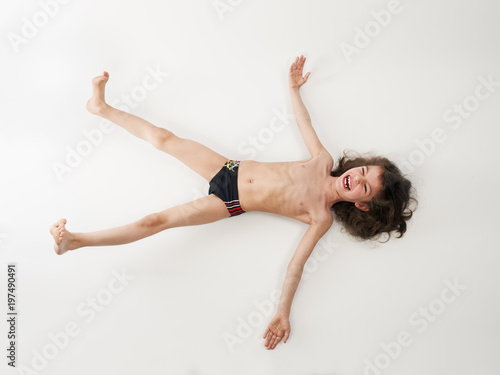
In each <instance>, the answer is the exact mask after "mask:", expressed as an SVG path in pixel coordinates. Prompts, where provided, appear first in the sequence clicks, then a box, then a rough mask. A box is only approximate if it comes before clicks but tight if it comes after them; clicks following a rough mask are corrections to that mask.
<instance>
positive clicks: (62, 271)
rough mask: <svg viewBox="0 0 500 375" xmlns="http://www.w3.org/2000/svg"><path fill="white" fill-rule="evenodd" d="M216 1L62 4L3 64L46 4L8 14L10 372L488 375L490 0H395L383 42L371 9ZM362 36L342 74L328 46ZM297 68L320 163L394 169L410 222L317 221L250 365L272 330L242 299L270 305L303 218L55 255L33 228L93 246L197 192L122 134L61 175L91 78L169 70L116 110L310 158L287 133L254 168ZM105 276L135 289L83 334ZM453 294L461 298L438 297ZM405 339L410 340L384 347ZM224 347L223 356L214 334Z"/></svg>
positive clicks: (89, 124) (5, 157)
mask: <svg viewBox="0 0 500 375" xmlns="http://www.w3.org/2000/svg"><path fill="white" fill-rule="evenodd" d="M42 1H43V0H42ZM45 2H47V0H45V1H44V3H45ZM220 3H223V4H233V5H227V7H228V9H230V10H226V11H224V10H222V11H219V12H218V11H217V10H216V7H215V6H214V4H217V2H212V1H209V0H205V1H202V0H190V1H160V0H157V1H151V0H149V1H141V2H139V1H130V0H127V1H123V0H121V1H118V0H114V1H95V0H90V1H76V0H75V1H69V2H68V3H67V4H64V5H60V6H59V9H57V11H54V10H53V12H54V14H53V16H52V17H48V18H47V22H46V24H45V25H44V26H40V27H39V28H38V32H37V33H36V35H33V36H31V37H30V38H26V42H25V43H22V44H20V45H19V46H18V47H17V51H16V48H14V46H13V43H11V41H10V39H12V34H17V35H18V36H20V37H22V28H23V25H24V24H25V22H26V21H25V20H24V18H26V19H27V20H29V21H30V22H34V21H33V18H34V17H36V15H37V14H38V16H39V17H41V18H40V19H39V20H38V21H36V22H38V24H40V22H42V23H43V21H44V19H43V15H41V16H40V14H39V13H38V12H40V11H41V9H42V7H41V5H40V3H39V2H37V1H31V0H30V1H24V2H10V3H9V2H2V11H1V12H0V14H1V19H2V22H1V25H2V26H1V35H2V38H1V42H0V49H1V56H2V58H1V60H0V66H1V70H0V80H1V82H2V84H1V85H0V95H1V96H0V111H1V136H0V160H1V161H0V166H1V172H2V174H1V176H2V178H1V181H0V189H1V194H0V207H1V210H2V216H1V221H0V233H1V238H0V240H1V243H0V251H1V253H0V254H1V255H0V256H1V259H2V262H1V263H2V269H1V271H0V279H1V280H2V283H1V285H2V289H3V290H2V296H3V297H2V298H0V300H1V301H2V302H1V303H2V306H1V308H0V310H1V311H5V313H3V316H2V317H1V319H0V321H1V323H0V338H1V340H0V341H1V342H2V348H3V350H2V353H4V354H5V352H6V350H5V348H6V346H7V325H6V320H7V315H6V310H7V306H6V289H7V286H6V279H7V270H6V269H7V267H6V265H7V264H9V263H15V264H16V265H17V266H16V267H17V279H18V282H17V300H18V302H17V309H18V311H19V316H18V319H19V320H18V326H17V330H18V331H17V332H18V335H19V336H18V342H17V364H18V366H20V365H23V366H25V367H26V368H32V369H33V365H32V360H33V358H34V357H35V356H36V353H37V352H38V353H42V352H43V351H44V348H45V351H46V353H48V355H49V356H53V358H52V359H49V360H47V363H46V364H45V366H44V368H43V369H42V370H41V371H37V372H34V373H40V374H53V375H57V374H69V373H71V374H73V375H77V374H90V373H93V374H118V373H120V374H138V373H140V374H148V373H154V374H157V373H169V374H186V375H187V374H189V375H195V374H196V375H197V374H200V375H201V374H287V375H289V374H291V375H293V374H325V375H326V374H328V375H330V374H363V373H364V374H376V373H377V374H378V372H376V371H374V370H371V372H370V371H368V370H367V362H371V363H372V364H373V363H376V361H377V358H378V361H379V362H378V364H379V367H380V368H382V367H383V368H384V369H383V370H380V373H383V374H405V375H413V374H428V375H430V374H470V373H480V374H496V373H497V371H498V368H499V366H500V360H499V356H498V352H499V350H500V345H499V341H498V337H499V334H500V323H499V319H498V317H499V314H500V303H499V300H498V295H499V291H500V290H499V285H500V283H499V281H500V280H499V279H500V277H499V276H498V272H497V270H498V261H499V260H500V257H499V255H498V250H499V248H498V245H497V243H498V240H497V234H498V230H497V224H498V214H497V211H498V208H499V193H498V189H499V186H500V185H499V183H500V178H499V176H498V162H499V156H500V152H499V147H498V140H499V139H500V131H499V121H500V113H499V111H498V108H499V101H500V88H499V87H496V88H492V91H493V92H489V97H488V98H487V99H483V100H477V101H474V99H473V98H471V97H472V96H474V94H475V90H476V87H477V86H478V85H480V80H479V77H483V78H484V79H488V77H490V79H491V80H493V81H494V82H500V64H499V63H500V49H499V48H498V46H499V42H500V26H499V25H500V23H499V22H498V20H499V16H500V5H499V3H498V2H495V1H492V0H481V1H479V0H478V1H464V0H460V1H457V0H453V1H452V0H447V1H439V2H435V1H429V0H425V1H417V0H414V1H411V2H408V1H401V2H400V4H399V8H398V9H399V10H401V11H400V12H399V13H398V14H393V15H392V18H391V20H390V22H389V24H388V25H386V26H385V27H381V28H380V30H378V33H376V31H377V30H376V29H375V27H376V25H375V26H374V24H373V23H370V22H372V21H374V20H375V16H374V15H373V13H372V12H374V11H376V12H380V11H382V10H383V9H387V6H388V5H387V4H388V3H387V2H385V1H372V2H365V1H363V2H362V1H347V0H345V1H305V0H303V1H263V0H254V1H235V0H233V1H231V2H230V1H229V0H223V1H222V2H220ZM367 25H371V26H368V27H373V29H372V32H373V33H374V34H373V35H374V36H373V38H371V42H370V43H369V44H368V46H366V47H364V48H361V49H359V51H358V52H359V53H355V54H353V55H352V56H351V61H350V62H348V59H347V58H346V56H345V54H344V53H343V52H342V48H341V45H342V43H348V44H350V45H354V38H355V36H356V33H357V30H365V28H366V27H367ZM357 28H359V29H357ZM373 30H375V31H373ZM375 34H376V35H375ZM300 54H304V55H305V56H306V57H307V62H306V66H305V72H308V71H310V72H311V76H310V78H309V81H308V82H307V84H306V85H305V86H303V87H302V88H301V93H302V97H303V100H304V102H305V104H306V106H307V108H308V110H309V112H310V114H311V118H312V121H313V125H314V127H315V129H316V131H317V134H318V136H319V137H320V139H321V141H322V143H323V144H324V145H325V146H326V147H327V148H328V149H329V150H330V152H331V154H332V156H334V158H335V159H336V158H337V157H338V156H340V155H341V153H342V151H343V150H344V149H353V150H356V151H359V152H367V151H372V152H374V153H376V154H382V155H385V156H387V157H389V158H391V159H392V160H394V161H396V162H398V163H399V165H402V163H403V162H404V161H405V160H406V164H407V165H411V166H412V168H411V169H412V170H411V171H407V170H405V172H409V173H408V177H409V178H410V179H411V180H412V182H413V184H414V186H415V188H416V189H417V192H418V199H419V207H418V209H417V211H416V212H415V214H414V217H413V218H412V220H411V221H410V223H409V227H408V231H407V233H406V234H405V236H404V237H403V238H402V239H392V240H391V241H389V242H388V243H387V244H383V245H377V244H376V243H375V244H371V245H370V244H368V243H359V242H357V241H355V240H353V239H352V238H349V237H348V236H347V235H346V234H344V233H342V232H341V231H340V228H339V227H338V226H337V225H336V224H334V226H332V228H331V230H330V231H329V232H328V233H327V234H326V235H325V237H324V238H323V239H322V240H321V241H320V243H319V244H318V246H317V248H316V249H315V251H314V252H313V256H318V259H319V260H316V261H315V263H314V264H313V263H310V266H311V268H310V271H309V275H308V276H309V277H307V278H303V279H302V281H301V284H300V286H299V288H298V290H297V293H296V295H295V299H294V302H293V305H292V313H291V317H290V320H291V326H292V332H291V336H290V338H289V341H288V342H287V343H286V344H283V343H280V344H278V346H277V347H276V348H275V349H274V350H266V348H265V347H264V345H263V344H264V340H263V339H262V334H263V332H264V329H265V327H266V326H267V324H268V322H269V320H270V319H271V314H268V315H267V316H264V317H263V319H260V320H259V317H262V315H263V314H262V313H260V312H259V310H258V309H257V307H256V305H255V303H256V302H262V301H264V300H266V299H268V300H269V298H270V296H271V293H272V292H273V291H275V290H278V291H280V290H281V287H282V279H283V277H284V274H285V271H286V267H287V265H288V261H289V260H290V258H291V256H292V254H293V252H294V250H295V248H296V246H297V245H298V243H299V241H300V239H301V238H302V236H303V234H304V233H305V231H306V229H307V226H306V225H305V224H303V223H300V222H298V221H293V220H292V219H289V218H286V217H281V216H277V215H272V214H268V213H261V212H249V213H246V214H244V215H241V216H238V217H235V218H228V219H224V220H221V221H219V222H216V223H212V224H207V225H201V226H196V227H182V228H175V229H172V230H167V231H165V232H162V233H160V234H157V235H155V236H153V237H149V238H146V239H143V240H140V241H137V242H135V243H131V244H127V245H122V246H112V247H91V248H83V249H81V250H78V251H75V252H73V253H68V254H66V255H63V256H57V255H56V254H55V253H54V250H53V240H52V237H51V236H50V233H49V230H48V228H49V226H50V224H52V223H53V222H55V221H56V220H58V219H59V218H62V217H64V218H66V219H67V220H68V223H67V228H68V230H70V231H76V232H87V231H95V230H100V229H106V228H111V227H115V226H120V225H124V224H127V223H129V222H133V221H136V220H138V219H140V218H141V217H143V216H145V215H147V214H149V213H153V212H158V211H161V210H164V209H166V208H168V207H171V206H174V205H178V204H183V203H186V202H188V201H191V200H193V199H195V198H198V197H200V196H203V195H206V194H207V193H208V182H207V181H205V180H204V179H203V178H202V177H200V176H199V175H197V174H196V173H195V172H194V171H191V170H190V169H189V168H187V167H186V166H185V165H183V164H182V163H181V162H179V161H178V160H176V159H174V158H173V157H171V156H170V155H168V154H162V153H161V152H160V151H158V150H156V149H154V148H153V147H152V146H151V145H149V144H147V143H146V142H144V141H142V140H140V139H138V138H135V137H133V136H132V135H130V134H129V133H127V132H126V131H125V130H123V129H121V128H119V127H115V129H114V130H113V131H112V132H110V133H108V134H104V136H103V140H102V142H101V143H100V144H98V145H96V146H95V147H93V149H92V151H91V152H90V153H88V155H86V156H85V157H83V158H82V160H81V163H80V164H79V165H78V166H76V167H74V168H73V169H72V171H71V172H70V173H65V174H64V175H63V178H62V181H61V180H59V179H58V178H57V175H56V173H55V172H54V167H53V166H54V163H64V161H65V158H66V156H67V154H68V148H73V149H75V148H76V147H77V145H78V144H79V143H80V142H82V141H83V140H85V139H86V138H85V136H84V133H83V131H84V130H87V131H90V130H92V129H98V128H99V121H100V120H99V118H98V117H96V116H93V115H90V114H89V113H88V112H87V111H86V109H85V103H86V101H87V99H88V98H89V96H90V93H91V85H90V81H91V79H92V78H93V77H95V76H96V75H99V74H101V72H102V71H103V70H107V71H108V72H109V73H110V80H109V82H108V85H107V89H106V90H107V91H106V97H107V99H108V101H110V102H111V101H113V100H118V99H120V96H121V95H122V94H127V93H130V92H131V91H132V90H133V89H134V88H137V87H138V86H140V85H141V82H142V80H143V78H144V77H145V76H146V75H147V74H148V70H147V69H148V67H151V68H153V69H155V68H156V67H157V66H159V69H160V70H161V71H163V72H168V73H169V75H168V77H166V78H163V80H162V82H161V83H159V84H158V86H157V87H156V88H155V89H153V90H150V91H147V97H146V98H145V100H143V101H142V102H140V103H138V104H137V105H136V107H135V108H133V109H131V112H132V113H134V114H136V115H138V116H141V117H143V118H145V119H147V120H148V121H150V122H152V123H154V124H156V125H158V126H161V127H165V128H167V129H169V130H172V131H173V132H174V133H176V134H178V135H179V136H182V137H186V138H190V139H194V140H196V141H198V142H201V143H203V144H205V145H206V146H208V147H211V148H212V149H214V150H215V151H217V152H219V153H220V154H222V155H224V156H226V157H228V158H232V159H241V160H243V159H253V160H258V161H291V160H302V159H306V158H308V157H309V154H308V152H307V149H306V148H305V145H304V143H303V141H302V139H301V136H300V132H299V130H298V128H297V127H296V125H295V123H294V122H293V121H290V122H289V123H288V124H287V126H286V127H284V130H282V131H281V132H276V133H274V134H273V136H272V139H265V142H267V143H263V142H261V144H262V146H263V147H262V148H261V149H260V150H256V152H255V154H254V155H250V154H249V153H248V152H246V151H245V152H242V150H243V149H248V145H247V146H245V142H247V141H248V138H249V137H251V136H257V137H258V136H259V134H260V135H262V134H264V133H263V132H264V131H265V130H263V129H265V128H268V127H269V123H270V121H271V120H272V119H273V117H274V116H275V111H276V110H279V111H283V110H286V111H287V112H288V113H290V112H291V110H292V108H291V102H290V98H289V94H288V81H287V73H288V68H289V66H290V64H291V63H292V62H293V60H294V59H295V57H296V56H298V55H300ZM481 90H482V91H480V92H481V93H482V94H483V95H485V94H487V93H488V91H487V90H486V89H481ZM467 100H468V103H469V104H468V105H469V108H471V107H470V106H471V105H473V104H474V103H475V104H477V105H476V106H475V107H474V110H471V111H468V112H467V113H466V117H462V118H461V124H460V126H459V127H457V128H456V129H454V128H453V124H454V122H450V121H446V120H445V118H444V117H443V115H444V114H445V113H446V112H447V111H449V110H450V109H451V110H453V106H454V104H457V105H458V104H460V105H463V104H464V101H467ZM455 116H456V115H455ZM438 128H439V129H442V132H443V134H444V137H446V139H445V141H444V142H441V143H434V146H433V147H431V144H430V143H429V141H428V142H427V143H426V144H427V146H428V148H427V154H424V153H423V152H422V151H420V149H419V146H418V145H417V143H418V142H421V143H422V142H424V140H425V139H430V138H431V136H432V134H433V132H434V131H436V129H438ZM268 134H269V133H268ZM419 153H420V156H421V158H420V159H419V158H418V155H419ZM412 158H413V159H412ZM410 160H412V162H410ZM320 255H321V256H320ZM113 270H115V271H116V272H122V270H125V272H126V273H127V274H128V275H131V277H132V276H133V277H134V279H133V280H131V281H129V283H128V285H127V286H125V287H124V288H123V290H122V291H121V292H120V293H116V294H114V295H113V298H112V301H108V302H110V303H109V304H108V305H106V306H104V307H102V306H101V308H102V311H99V312H96V315H95V318H94V319H93V320H92V321H90V322H86V321H85V319H86V318H88V315H85V316H82V315H81V314H79V312H78V311H81V310H78V309H79V307H80V308H81V306H82V304H86V303H87V298H89V297H95V296H97V295H98V294H99V293H101V297H102V296H104V294H103V293H106V292H103V291H104V290H106V289H107V287H108V283H109V281H110V280H112V279H113V278H114V276H113ZM446 280H449V281H450V282H452V283H453V282H457V283H459V284H460V285H463V286H464V287H465V288H466V289H465V290H461V291H459V295H458V296H455V299H454V300H453V301H452V302H446V303H445V302H443V299H442V297H441V292H442V291H443V290H445V289H446ZM445 295H446V296H448V297H450V296H452V294H451V293H449V292H447V294H445ZM445 299H446V298H445ZM446 300H448V301H449V299H446ZM440 301H441V302H440ZM429 306H431V312H430V313H429V314H431V315H432V316H431V318H432V319H430V318H428V319H426V318H423V315H420V312H419V311H420V310H419V309H420V308H421V307H422V308H429ZM440 306H441V307H443V309H441V310H436V309H438V308H439V307H440ZM275 307H276V305H274V306H273V313H274V311H275ZM86 309H89V307H86ZM432 311H434V314H433V313H432ZM249 316H253V318H254V321H252V322H251V324H252V325H253V326H252V325H249V326H248V327H250V329H251V330H252V331H251V332H250V334H249V337H245V338H243V337H241V336H242V335H241V332H240V331H239V327H240V326H241V325H243V323H242V322H246V323H248V322H249ZM412 316H413V318H414V320H411V317H412ZM416 317H418V319H419V321H420V322H424V321H426V322H427V326H425V328H423V327H424V326H423V325H422V324H418V325H417V324H415V319H416ZM412 321H413V323H412ZM69 322H74V323H75V324H76V325H77V326H78V327H79V330H80V331H79V334H78V335H77V336H75V337H72V338H71V339H70V340H69V342H67V343H66V347H65V348H64V349H60V350H58V351H57V352H54V351H50V345H51V343H52V341H51V340H50V338H49V334H50V333H53V334H56V333H57V332H61V331H63V330H64V329H65V326H66V325H67V323H69ZM240 328H241V327H240ZM419 329H420V331H419ZM404 331H406V332H407V333H408V335H409V336H410V338H411V342H412V343H411V345H409V346H404V347H401V350H399V351H398V350H396V349H394V348H397V347H396V344H393V345H392V348H393V349H394V350H395V352H394V353H395V354H394V355H393V358H391V357H389V356H387V355H386V354H384V353H385V352H384V349H383V345H384V344H389V343H391V342H394V341H396V340H397V339H398V336H399V335H400V334H401V333H402V332H404ZM238 332H240V336H239V338H238V339H239V340H240V341H236V342H233V343H232V344H231V343H229V342H228V341H227V340H226V338H227V337H229V335H234V337H238ZM384 358H385V360H386V361H384ZM387 359H389V361H387ZM6 362H7V359H6V358H5V355H2V360H1V363H0V366H1V368H2V370H1V372H2V373H5V374H7V373H8V374H14V373H18V372H17V371H15V370H13V369H10V368H9V367H8V366H7V364H6ZM5 370H7V371H5Z"/></svg>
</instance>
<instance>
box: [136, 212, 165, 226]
mask: <svg viewBox="0 0 500 375" xmlns="http://www.w3.org/2000/svg"><path fill="white" fill-rule="evenodd" d="M139 224H140V225H141V226H142V227H146V228H157V227H161V226H163V225H164V224H165V218H164V217H163V216H162V215H161V214H151V215H148V216H145V217H144V218H142V219H141V221H140V222H139Z"/></svg>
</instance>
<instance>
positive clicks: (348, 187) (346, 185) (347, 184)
mask: <svg viewBox="0 0 500 375" xmlns="http://www.w3.org/2000/svg"><path fill="white" fill-rule="evenodd" d="M343 183H344V188H345V189H346V190H351V176H345V177H344V180H343Z"/></svg>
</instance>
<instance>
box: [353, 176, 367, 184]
mask: <svg viewBox="0 0 500 375" xmlns="http://www.w3.org/2000/svg"><path fill="white" fill-rule="evenodd" d="M364 178H365V176H360V175H359V174H358V175H356V176H355V177H354V181H356V185H357V184H359V183H360V182H363V180H364Z"/></svg>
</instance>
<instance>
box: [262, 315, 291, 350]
mask: <svg viewBox="0 0 500 375" xmlns="http://www.w3.org/2000/svg"><path fill="white" fill-rule="evenodd" d="M266 336H267V340H266V342H265V343H264V345H265V346H266V347H267V349H274V348H275V347H276V345H278V343H279V342H280V340H281V338H283V343H286V340H288V336H290V321H289V320H288V316H285V315H280V314H276V315H275V316H274V318H272V319H271V322H270V323H269V325H268V326H267V330H266V332H265V333H264V336H263V337H262V338H263V339H265V338H266Z"/></svg>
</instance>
